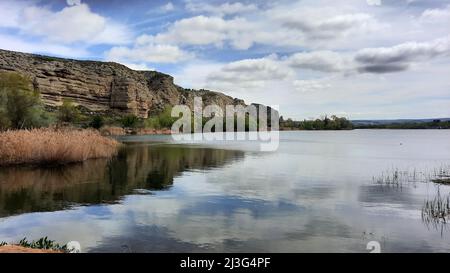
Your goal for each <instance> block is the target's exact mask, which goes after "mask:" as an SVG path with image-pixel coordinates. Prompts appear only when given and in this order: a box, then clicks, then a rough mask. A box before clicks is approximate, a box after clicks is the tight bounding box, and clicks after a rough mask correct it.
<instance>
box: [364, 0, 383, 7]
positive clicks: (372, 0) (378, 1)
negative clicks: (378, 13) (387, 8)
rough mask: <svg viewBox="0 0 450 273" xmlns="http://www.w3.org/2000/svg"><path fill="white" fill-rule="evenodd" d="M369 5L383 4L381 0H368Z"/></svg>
mask: <svg viewBox="0 0 450 273" xmlns="http://www.w3.org/2000/svg"><path fill="white" fill-rule="evenodd" d="M366 2H367V5H369V6H381V0H366Z"/></svg>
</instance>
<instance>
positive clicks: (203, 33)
mask: <svg viewBox="0 0 450 273" xmlns="http://www.w3.org/2000/svg"><path fill="white" fill-rule="evenodd" d="M251 28H252V26H251V23H249V22H248V21H246V20H245V19H243V18H235V19H230V20H225V19H223V18H220V17H207V16H203V15H201V16H196V17H191V18H187V19H182V20H179V21H176V22H175V23H174V24H173V25H171V26H170V27H169V28H168V30H167V31H166V32H163V33H159V34H157V35H156V36H155V37H153V39H154V40H155V41H156V42H158V43H169V44H180V45H211V44H212V45H215V46H217V47H221V46H223V44H224V43H225V42H229V43H230V44H231V45H232V46H233V47H235V48H237V49H248V48H249V47H250V46H251V45H252V41H251V40H250V41H249V40H248V39H245V37H244V35H245V33H247V34H250V33H251V32H250V29H251Z"/></svg>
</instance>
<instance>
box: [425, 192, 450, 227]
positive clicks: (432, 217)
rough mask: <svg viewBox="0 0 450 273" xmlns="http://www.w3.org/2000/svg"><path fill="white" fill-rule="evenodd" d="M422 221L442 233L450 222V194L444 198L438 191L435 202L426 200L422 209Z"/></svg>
mask: <svg viewBox="0 0 450 273" xmlns="http://www.w3.org/2000/svg"><path fill="white" fill-rule="evenodd" d="M422 221H423V222H424V223H425V224H426V225H427V226H432V227H434V228H439V227H440V229H441V231H442V230H443V228H444V227H445V226H446V224H447V223H448V222H449V221H450V194H449V195H447V196H442V195H441V193H440V190H439V189H438V191H437V194H436V196H435V197H434V199H433V200H426V201H425V203H424V205H423V207H422Z"/></svg>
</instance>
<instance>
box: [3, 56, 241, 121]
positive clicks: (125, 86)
mask: <svg viewBox="0 0 450 273" xmlns="http://www.w3.org/2000/svg"><path fill="white" fill-rule="evenodd" d="M0 71H15V72H18V73H21V74H25V75H27V76H28V77H30V79H31V80H32V82H33V86H34V88H35V89H37V90H38V91H39V92H40V94H41V97H42V100H43V101H44V103H45V104H46V105H48V106H58V105H61V104H62V101H63V99H66V98H70V99H72V100H73V101H74V102H75V103H76V104H78V105H80V106H83V107H85V108H87V109H88V110H89V111H93V112H99V111H111V110H112V111H117V112H120V113H129V114H135V115H137V116H139V117H142V118H147V117H148V116H149V115H152V114H154V113H158V112H160V111H161V110H163V109H164V108H165V107H166V106H167V105H176V104H187V105H191V106H192V103H193V98H194V97H195V96H201V97H202V98H203V102H204V104H212V103H214V104H217V105H219V106H221V107H223V106H224V105H229V104H233V105H237V104H241V105H244V101H243V100H239V99H236V98H232V97H230V96H226V95H224V94H222V93H218V92H212V91H208V90H200V91H197V90H187V89H184V88H182V87H179V86H177V85H175V84H174V82H173V77H171V76H169V75H166V74H163V73H160V72H156V71H135V70H131V69H129V68H128V67H126V66H124V65H121V64H118V63H113V62H97V61H79V60H71V59H62V58H54V57H48V56H41V55H34V54H26V53H19V52H13V51H6V50H0ZM191 109H192V108H191Z"/></svg>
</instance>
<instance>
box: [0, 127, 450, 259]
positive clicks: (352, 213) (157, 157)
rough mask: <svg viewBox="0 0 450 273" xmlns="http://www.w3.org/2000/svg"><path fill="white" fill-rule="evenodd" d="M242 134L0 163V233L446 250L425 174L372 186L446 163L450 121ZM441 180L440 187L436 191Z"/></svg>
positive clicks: (160, 247)
mask: <svg viewBox="0 0 450 273" xmlns="http://www.w3.org/2000/svg"><path fill="white" fill-rule="evenodd" d="M280 138H281V140H280V147H279V150H278V151H276V152H259V151H258V150H257V149H253V148H252V147H254V145H250V144H249V145H243V144H242V143H233V142H229V143H216V144H211V143H207V144H205V145H202V144H178V143H174V142H172V141H170V137H161V136H140V137H126V138H124V139H123V140H126V141H127V145H125V147H124V148H123V149H122V150H121V151H120V154H119V156H118V157H117V158H114V159H112V160H91V161H87V162H85V163H82V164H75V165H70V166H66V167H63V168H25V167H18V168H3V169H0V241H8V242H11V241H12V242H14V241H17V240H19V239H21V238H23V237H27V238H29V239H37V238H40V237H43V236H48V237H49V238H51V239H53V240H56V241H58V242H61V243H65V242H68V241H70V240H77V241H79V242H80V243H81V245H82V247H83V250H84V251H87V252H180V251H181V252H218V251H220V252H367V250H366V244H367V243H368V242H369V241H373V240H376V241H379V242H380V243H381V247H382V251H388V252H394V251H395V252H397V251H400V252H412V251H414V252H449V251H450V229H448V228H446V227H445V226H430V225H427V224H425V223H424V222H423V221H422V218H421V209H422V206H423V204H424V201H425V200H426V199H430V198H433V197H434V196H435V194H436V191H437V188H438V187H437V186H436V185H434V184H432V183H406V184H403V185H402V186H401V187H399V186H388V185H380V184H377V183H375V182H374V177H378V176H380V175H381V174H383V173H385V172H387V171H389V170H393V169H397V168H398V169H399V170H409V171H411V170H418V171H419V170H427V171H431V170H433V169H434V168H438V167H441V166H446V165H447V166H450V131H448V130H392V131H391V130H355V131H344V132H282V133H281V136H280ZM449 188H450V187H449V186H440V192H441V194H446V193H448V192H449Z"/></svg>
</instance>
